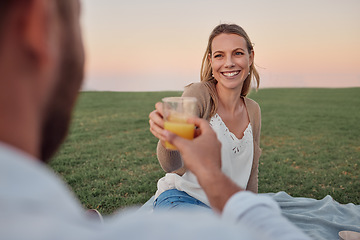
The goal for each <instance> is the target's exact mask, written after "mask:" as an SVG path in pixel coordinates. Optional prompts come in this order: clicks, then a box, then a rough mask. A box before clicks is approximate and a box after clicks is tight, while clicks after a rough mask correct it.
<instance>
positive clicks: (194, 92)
mask: <svg viewBox="0 0 360 240" xmlns="http://www.w3.org/2000/svg"><path fill="white" fill-rule="evenodd" d="M182 96H183V97H196V98H197V100H198V102H197V104H198V106H197V116H199V117H200V118H203V119H206V120H208V121H209V120H210V119H211V117H212V116H210V112H211V97H210V93H209V90H208V88H207V87H206V86H205V85H204V84H203V83H201V82H200V83H193V84H190V85H189V86H187V87H186V88H185V91H184V92H183V94H182ZM244 102H245V106H246V109H247V111H248V115H249V119H250V124H251V128H252V130H253V139H254V155H253V156H254V159H253V165H252V168H251V173H250V178H249V181H248V184H247V187H246V190H250V191H252V192H255V193H257V192H258V167H259V158H260V155H261V149H260V131H261V111H260V107H259V105H258V104H257V103H256V102H255V101H254V100H252V99H250V98H247V97H244ZM157 157H158V160H159V163H160V165H161V167H162V168H163V170H164V171H165V172H168V173H169V172H175V173H177V174H179V175H180V176H182V175H183V174H184V173H185V171H186V168H185V167H184V166H183V163H182V160H181V156H180V153H179V151H174V150H168V149H166V148H165V147H164V146H163V145H162V144H161V143H160V141H159V142H158V145H157Z"/></svg>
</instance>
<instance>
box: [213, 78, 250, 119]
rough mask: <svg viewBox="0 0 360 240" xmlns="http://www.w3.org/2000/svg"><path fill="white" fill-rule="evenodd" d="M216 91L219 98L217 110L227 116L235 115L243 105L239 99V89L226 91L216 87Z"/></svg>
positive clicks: (226, 89)
mask: <svg viewBox="0 0 360 240" xmlns="http://www.w3.org/2000/svg"><path fill="white" fill-rule="evenodd" d="M216 91H217V94H218V97H219V106H218V108H219V110H220V111H225V112H227V113H228V114H231V115H235V114H236V112H237V111H238V110H239V109H241V108H242V107H243V105H244V102H243V100H242V99H241V97H240V95H241V88H239V89H228V88H224V87H221V86H219V84H217V85H216Z"/></svg>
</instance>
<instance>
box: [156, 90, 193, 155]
mask: <svg viewBox="0 0 360 240" xmlns="http://www.w3.org/2000/svg"><path fill="white" fill-rule="evenodd" d="M162 101H163V113H164V128H165V129H166V130H168V131H170V132H172V133H175V134H176V135H178V136H180V137H183V138H186V139H193V138H194V132H195V125H194V124H192V123H188V122H187V120H188V119H189V118H190V117H195V116H196V102H197V100H196V98H194V97H167V98H163V99H162ZM165 147H166V148H167V149H171V150H176V147H175V146H174V145H172V144H170V143H169V142H165Z"/></svg>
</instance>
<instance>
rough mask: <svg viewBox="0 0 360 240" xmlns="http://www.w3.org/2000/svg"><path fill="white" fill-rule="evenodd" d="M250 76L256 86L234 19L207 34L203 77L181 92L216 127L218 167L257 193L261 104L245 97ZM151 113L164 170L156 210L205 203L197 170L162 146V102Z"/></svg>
mask: <svg viewBox="0 0 360 240" xmlns="http://www.w3.org/2000/svg"><path fill="white" fill-rule="evenodd" d="M252 79H255V80H256V83H257V87H259V74H258V72H257V71H256V69H255V67H254V49H253V45H252V43H251V41H250V39H249V37H248V35H247V34H246V32H245V31H244V30H243V29H242V28H241V27H240V26H238V25H236V24H220V25H218V26H216V27H215V28H214V30H213V31H212V33H211V34H210V37H209V41H208V46H207V49H206V52H205V54H204V57H203V61H202V66H201V82H200V83H194V84H190V85H189V86H187V87H186V88H185V91H184V92H183V96H187V97H189V96H191V97H196V98H197V99H198V108H197V114H198V116H199V117H201V118H204V119H207V120H208V121H209V124H210V125H211V126H212V128H213V130H214V131H215V132H216V134H217V137H218V139H219V140H220V142H221V144H222V148H221V157H222V162H221V163H222V171H223V172H224V173H225V174H226V175H227V176H228V177H230V178H231V179H232V180H233V181H234V182H235V183H236V184H238V185H239V186H240V187H242V188H243V189H246V190H250V191H252V192H255V193H257V191H258V165H259V157H260V154H261V150H260V147H259V146H260V128H261V113H260V107H259V105H258V104H257V103H256V102H255V101H253V100H251V99H249V98H247V97H246V96H247V94H248V93H249V91H250V88H251V80H252ZM149 118H150V121H149V122H150V131H151V132H152V133H153V135H154V136H155V137H157V138H159V143H158V147H157V156H158V160H159V163H160V165H161V167H162V168H163V169H164V171H165V172H167V174H166V175H165V176H164V177H163V178H161V179H160V180H159V181H158V184H157V186H158V189H157V192H156V194H155V201H154V209H160V208H161V209H179V208H186V209H188V208H191V207H203V208H205V209H206V208H209V201H208V199H207V197H206V195H205V193H204V191H203V190H202V189H201V187H200V185H199V184H198V182H197V179H196V177H195V175H194V174H192V173H191V172H190V171H188V170H187V169H186V168H185V167H183V165H182V160H181V156H180V153H179V152H178V151H173V150H167V149H165V147H164V142H165V139H164V137H163V131H164V129H163V126H164V122H163V119H162V104H161V103H157V104H156V110H154V111H153V112H151V113H150V115H149Z"/></svg>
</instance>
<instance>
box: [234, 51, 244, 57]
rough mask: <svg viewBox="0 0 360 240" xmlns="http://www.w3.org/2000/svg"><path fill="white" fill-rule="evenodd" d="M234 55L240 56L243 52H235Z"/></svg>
mask: <svg viewBox="0 0 360 240" xmlns="http://www.w3.org/2000/svg"><path fill="white" fill-rule="evenodd" d="M235 55H237V56H240V55H244V53H243V52H236V53H235Z"/></svg>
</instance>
